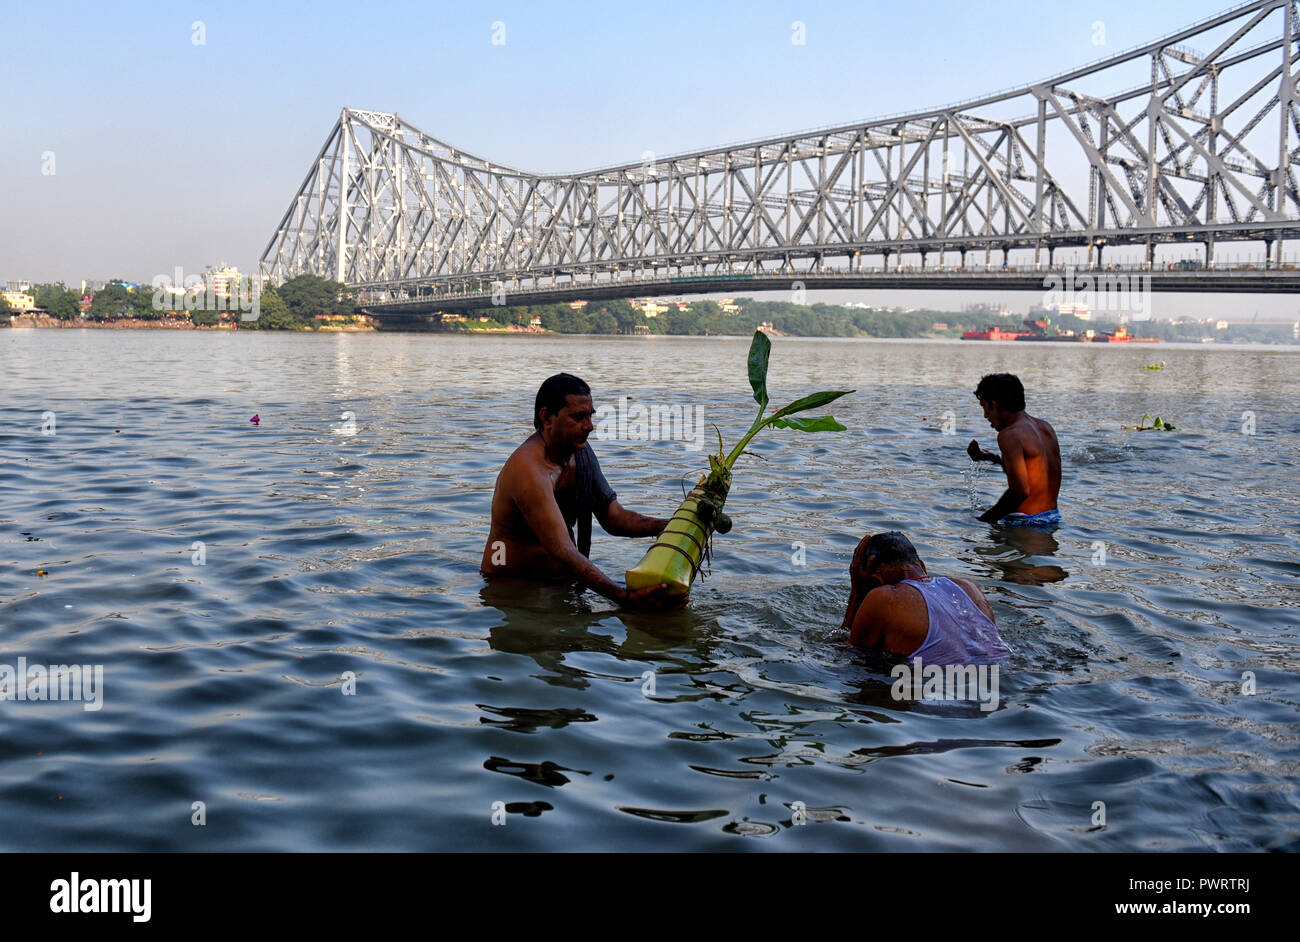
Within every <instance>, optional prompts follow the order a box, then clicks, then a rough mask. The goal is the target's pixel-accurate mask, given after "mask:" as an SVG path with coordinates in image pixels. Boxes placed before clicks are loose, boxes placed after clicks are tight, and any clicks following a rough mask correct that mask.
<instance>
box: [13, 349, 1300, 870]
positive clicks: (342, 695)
mask: <svg viewBox="0 0 1300 942" xmlns="http://www.w3.org/2000/svg"><path fill="white" fill-rule="evenodd" d="M1019 347H1020V345H1006V346H1001V345H974V344H966V345H961V344H944V343H870V342H861V341H851V342H846V341H796V340H778V341H777V342H776V344H775V349H774V354H773V360H772V375H771V382H770V385H771V387H772V390H773V395H774V401H779V400H780V399H781V398H782V397H788V398H794V397H795V396H798V395H802V394H805V393H807V392H810V391H812V390H814V389H818V388H823V387H825V386H837V385H842V386H845V387H848V386H854V387H857V389H858V393H857V394H855V395H854V396H852V397H849V398H846V399H844V400H841V401H840V402H837V403H836V404H835V408H834V410H833V411H834V412H835V414H836V416H837V417H838V418H840V420H841V421H843V422H844V424H845V425H846V426H848V429H849V430H848V431H847V432H844V433H841V434H838V435H834V436H830V435H827V436H824V437H823V436H818V437H816V438H810V437H807V436H803V435H801V433H797V432H794V431H781V432H773V433H771V434H765V435H764V436H762V437H760V438H758V439H756V440H755V442H754V446H753V450H754V451H755V453H756V454H757V455H759V456H761V457H762V458H765V459H767V460H766V461H764V460H757V459H750V458H746V459H744V461H743V463H742V464H741V465H740V466H739V467H738V469H737V472H736V484H735V487H734V489H733V491H732V494H731V496H730V498H729V501H728V510H729V512H731V513H732V515H733V517H734V518H735V521H736V527H735V530H734V531H733V532H732V533H731V534H729V535H727V536H726V537H719V538H717V540H716V544H715V547H714V555H713V567H712V568H713V574H712V576H711V577H710V578H708V579H706V580H705V581H704V582H702V583H700V584H699V585H698V586H697V588H696V590H695V592H694V594H693V598H692V603H691V606H690V608H689V609H687V610H686V611H682V612H676V613H671V614H667V615H645V614H623V613H619V612H617V611H616V610H615V609H614V607H613V606H612V605H610V604H609V603H607V602H605V601H604V600H602V599H600V598H598V597H595V596H593V595H589V594H588V595H579V594H577V593H575V592H573V591H572V590H570V589H561V588H548V587H532V588H519V587H514V588H506V589H501V588H499V587H495V586H485V585H484V584H483V582H482V580H481V578H480V577H479V576H478V575H477V571H476V570H477V566H478V561H479V556H480V553H481V552H482V541H483V539H484V535H485V532H486V519H487V514H488V508H489V504H490V501H491V497H492V487H493V482H494V478H495V474H496V471H497V469H498V468H499V467H500V464H501V462H502V461H504V459H505V457H506V456H507V455H508V454H509V453H510V451H511V450H512V449H513V448H514V447H515V446H516V445H517V444H518V443H519V442H520V441H521V440H522V439H523V438H524V437H525V436H526V435H527V434H528V432H529V431H530V426H531V414H530V412H531V406H532V391H533V390H535V388H536V386H537V384H538V383H539V382H540V380H541V379H542V378H544V377H545V376H547V375H549V374H550V373H553V372H557V371H559V370H561V369H568V370H570V371H573V372H578V373H580V374H582V375H583V376H584V377H585V378H586V379H588V381H589V382H591V383H592V385H593V387H594V389H595V390H596V400H597V404H598V405H599V404H600V403H601V402H602V401H605V402H611V403H615V402H617V401H618V398H619V397H620V396H624V395H626V396H628V397H629V399H630V400H635V401H638V402H643V403H664V404H673V403H679V404H692V405H698V406H699V407H700V408H701V409H702V410H704V413H705V415H706V416H707V420H708V422H710V423H716V424H717V425H718V426H719V427H720V428H721V429H722V432H723V435H724V437H726V438H727V439H729V440H734V438H735V436H736V435H737V433H738V431H739V430H741V429H743V428H744V426H745V425H747V424H748V422H749V421H750V419H751V417H752V414H751V409H752V402H751V401H750V400H749V399H748V387H747V384H746V383H745V381H744V367H743V363H744V354H745V349H746V342H745V341H744V340H743V339H696V338H690V339H666V338H648V339H646V340H645V341H644V342H643V341H642V340H640V339H631V338H621V339H600V338H563V339H561V338H526V339H519V338H457V337H437V336H428V335H374V336H368V335H332V336H294V337H278V336H272V335H248V334H240V335H237V336H224V335H213V334H203V335H187V336H179V335H177V334H173V333H171V332H167V335H164V332H158V333H157V334H144V335H141V336H131V337H121V336H115V335H113V334H112V333H111V332H95V331H20V330H13V331H4V332H0V386H3V387H4V389H5V392H6V395H7V402H8V403H9V408H8V409H7V410H6V411H5V413H4V415H3V416H0V451H2V453H3V455H4V462H5V472H6V473H5V474H4V475H3V476H0V495H2V499H0V560H2V562H3V566H0V665H14V664H16V663H17V659H18V658H19V657H24V658H26V660H27V662H28V663H30V664H47V665H48V664H55V665H57V664H85V665H101V666H102V668H103V687H102V690H101V691H100V693H101V695H102V696H101V699H100V701H99V703H98V706H99V708H98V709H91V710H87V709H83V707H84V706H86V705H89V704H82V703H74V702H39V701H35V702H34V701H17V702H15V701H6V702H3V709H4V711H5V714H6V716H7V718H8V720H9V722H8V723H7V725H6V733H7V735H6V736H5V737H4V738H3V741H0V808H3V809H4V811H5V812H6V820H7V821H8V822H10V827H9V828H7V829H6V831H5V834H4V836H3V837H2V838H0V846H3V847H4V848H5V849H10V850H15V849H29V850H30V849H40V850H70V849H90V850H118V849H125V850H237V849H238V850H325V849H348V850H354V849H355V850H359V849H401V850H420V849H435V848H445V849H500V850H521V849H523V850H530V849H537V850H553V849H601V848H620V849H622V848H627V849H692V850H725V849H780V850H814V849H836V850H895V849H897V850H947V849H971V848H996V849H1007V850H1058V849H1059V850H1146V849H1177V850H1194V849H1211V850H1259V849H1266V848H1288V849H1295V848H1296V847H1297V839H1298V838H1297V836H1298V835H1300V801H1298V799H1297V792H1296V783H1297V772H1298V771H1300V722H1298V721H1297V709H1296V708H1297V706H1298V705H1300V683H1298V682H1297V680H1296V677H1297V673H1298V672H1300V655H1298V653H1297V651H1298V649H1297V643H1296V640H1297V633H1298V630H1300V617H1298V616H1297V610H1298V609H1300V593H1297V591H1296V576H1297V574H1300V563H1297V559H1296V554H1295V551H1294V533H1295V532H1296V531H1297V528H1300V499H1298V498H1297V496H1296V492H1295V488H1294V481H1295V476H1296V462H1297V456H1298V455H1300V447H1297V445H1298V444H1300V442H1298V439H1300V422H1297V421H1296V419H1295V416H1296V415H1297V413H1298V412H1300V410H1298V409H1297V402H1298V399H1300V396H1298V395H1297V384H1298V382H1300V379H1298V378H1297V376H1298V374H1297V370H1296V368H1295V367H1296V364H1297V356H1296V354H1295V353H1294V352H1288V351H1284V350H1276V351H1275V350H1242V349H1231V350H1205V349H1194V350H1193V349H1181V348H1178V347H1174V346H1169V347H1167V348H1166V349H1165V350H1163V351H1162V359H1165V360H1166V361H1167V362H1168V366H1167V368H1166V369H1165V370H1162V371H1160V372H1159V374H1150V373H1143V372H1142V371H1141V369H1140V366H1141V361H1142V352H1141V351H1129V350H1109V349H1104V348H1099V349H1083V348H1078V349H1063V348H1060V349H1052V350H1037V349H1035V350H1031V351H1025V350H1021V349H1019ZM51 362H57V363H59V364H61V368H60V371H59V373H58V375H57V376H56V375H53V374H52V373H51V371H50V370H49V368H48V364H49V363H51ZM1002 369H1009V370H1015V371H1019V372H1020V373H1021V374H1022V375H1023V376H1024V377H1025V379H1026V382H1027V385H1028V387H1029V395H1030V410H1031V411H1032V412H1034V413H1036V414H1041V415H1043V416H1045V417H1047V418H1049V419H1051V420H1052V422H1053V423H1054V424H1055V426H1056V428H1057V430H1058V433H1059V434H1060V438H1061V443H1062V452H1063V459H1064V468H1065V476H1066V480H1065V488H1064V490H1063V492H1062V504H1061V506H1062V513H1063V515H1064V516H1065V519H1066V525H1065V526H1064V527H1062V528H1061V529H1060V530H1058V531H1056V532H1055V533H1052V534H1046V533H1037V532H1035V533H1014V532H1012V533H1005V532H998V531H996V530H993V529H991V528H988V527H985V526H983V525H981V524H978V523H975V522H973V520H972V516H973V515H972V513H971V511H972V509H973V508H976V507H984V506H988V504H989V503H991V501H992V500H993V499H995V498H996V496H997V492H998V490H999V483H1000V482H999V479H998V475H997V474H996V473H995V469H989V468H986V469H984V470H983V471H982V473H979V472H977V473H972V472H971V470H970V465H969V462H968V461H967V460H966V459H965V456H964V449H965V444H966V442H968V441H969V440H970V439H971V438H977V439H978V440H980V442H981V444H983V445H984V446H985V447H990V446H991V445H992V443H993V439H994V436H993V434H992V431H991V429H989V428H988V426H987V424H986V423H985V422H984V420H983V419H982V417H981V416H980V414H979V410H978V408H977V404H976V403H975V401H974V398H973V397H972V396H971V394H970V390H971V389H972V388H973V386H974V383H975V381H976V380H977V379H978V377H979V376H980V375H982V374H983V373H987V372H994V371H997V370H1002ZM74 376H75V377H76V381H75V383H74V382H70V381H68V379H67V377H74ZM1207 377H1209V378H1210V379H1207ZM1246 410H1250V411H1251V412H1253V413H1254V414H1255V416H1256V430H1255V434H1254V435H1250V434H1243V433H1242V432H1241V421H1240V417H1241V415H1242V413H1243V412H1244V411H1246ZM1157 411H1158V413H1159V414H1161V415H1163V416H1165V417H1166V418H1168V419H1170V420H1171V421H1173V422H1174V423H1175V424H1176V425H1178V426H1179V432H1178V433H1164V434H1161V433H1134V432H1125V431H1123V430H1121V428H1120V426H1121V425H1125V424H1135V423H1136V421H1137V420H1138V419H1139V418H1140V417H1141V415H1142V413H1143V412H1150V413H1152V414H1157ZM46 412H52V413H54V415H55V417H56V427H55V429H54V432H55V434H52V435H51V434H44V435H43V434H42V421H43V420H42V415H43V414H44V413H46ZM345 412H349V413H351V414H352V418H351V423H352V424H349V419H348V418H345V417H344V415H343V414H344V413H345ZM948 412H951V413H952V415H953V416H955V426H956V428H955V431H956V434H955V435H947V434H944V432H943V431H942V429H941V428H940V424H939V423H941V422H942V421H943V418H942V417H943V416H944V415H945V413H948ZM255 413H256V414H258V415H259V417H260V419H261V421H260V422H259V423H258V424H256V425H253V424H252V423H250V422H249V421H248V420H249V418H250V417H251V416H252V415H254V414H255ZM707 434H708V436H712V435H713V432H712V430H708V431H707ZM703 444H704V446H705V447H706V448H707V447H710V446H709V445H708V442H707V441H706V442H704V443H703ZM594 447H595V448H596V450H597V451H598V453H599V454H600V456H601V461H602V465H603V466H604V469H605V471H606V473H607V475H608V476H609V478H610V480H611V481H612V483H613V484H614V486H615V488H616V489H617V490H618V492H619V498H620V500H621V501H622V502H623V503H624V504H626V505H628V506H631V507H634V508H637V509H642V510H645V511H647V512H652V513H660V514H664V515H666V514H667V513H668V512H670V511H671V509H672V508H673V507H674V506H675V505H676V503H677V501H678V499H679V498H680V493H681V487H682V483H683V482H684V481H685V482H686V483H687V484H689V481H690V480H693V479H694V477H695V476H697V475H698V474H699V472H700V470H701V468H702V466H703V464H704V458H703V454H704V453H703V452H702V451H700V450H696V449H693V448H688V447H684V445H683V443H681V442H665V441H660V442H618V441H608V442H601V441H596V442H595V443H594ZM883 528H889V529H902V530H904V531H905V532H907V533H908V534H909V535H910V536H912V538H913V539H914V541H915V542H916V544H917V546H918V548H919V549H920V552H921V554H922V556H923V557H924V558H925V560H926V561H927V563H928V564H929V566H930V568H931V570H932V571H935V572H939V573H948V574H959V575H965V576H968V577H971V578H975V579H976V580H978V581H979V582H980V583H981V585H982V586H983V587H984V589H985V592H986V594H987V595H988V597H989V599H990V601H991V603H992V605H993V607H994V610H995V612H996V614H997V617H998V621H999V626H1000V629H1001V631H1002V634H1003V636H1004V637H1005V639H1006V640H1007V642H1008V643H1009V644H1010V645H1011V646H1012V648H1013V651H1014V656H1013V660H1012V662H1011V663H1010V664H1009V665H1008V666H1007V667H1006V668H1005V669H1004V670H1003V671H1002V672H1001V674H1000V678H999V681H1000V682H999V687H998V690H997V693H998V697H997V702H996V708H994V709H981V708H980V707H981V704H979V703H975V702H966V703H951V702H934V701H922V702H910V701H906V700H901V701H900V700H896V699H895V698H894V697H893V696H892V695H891V684H892V678H891V676H890V667H891V665H890V664H889V663H888V662H886V661H883V660H881V659H880V658H878V657H875V656H873V655H870V654H867V653H864V652H858V651H852V650H850V649H848V648H846V647H845V644H844V637H843V634H842V632H840V630H839V628H838V625H839V624H840V621H841V619H842V616H843V607H844V605H845V602H846V596H847V591H846V580H845V570H846V567H847V564H848V559H849V556H850V555H851V553H852V550H853V547H854V545H855V544H856V542H857V540H858V538H859V537H860V536H861V535H862V534H863V533H865V532H868V531H872V530H879V529H883ZM643 549H644V542H643V541H627V540H616V539H614V538H611V537H608V536H605V535H603V534H600V533H599V532H598V533H597V535H596V539H595V549H594V553H593V558H594V559H595V560H596V561H597V563H598V564H599V565H601V566H602V567H603V568H604V569H605V570H606V571H607V572H610V573H618V572H621V571H622V570H623V569H625V568H626V567H628V566H629V565H631V564H632V563H634V562H635V561H636V559H637V558H638V557H639V556H640V553H641V552H642V551H643ZM38 572H39V573H42V574H38ZM985 705H987V704H985ZM196 801H202V802H203V803H204V805H205V808H206V815H207V822H208V823H207V825H206V826H205V827H195V826H193V825H192V824H191V816H192V815H193V813H194V812H193V804H194V802H196ZM1097 802H1104V805H1105V813H1106V820H1105V823H1104V825H1102V824H1098V823H1096V820H1095V818H1096V809H1097V805H1096V803H1097ZM494 817H495V818H496V819H497V820H505V821H507V822H508V824H509V826H508V827H496V826H494V825H493V819H494Z"/></svg>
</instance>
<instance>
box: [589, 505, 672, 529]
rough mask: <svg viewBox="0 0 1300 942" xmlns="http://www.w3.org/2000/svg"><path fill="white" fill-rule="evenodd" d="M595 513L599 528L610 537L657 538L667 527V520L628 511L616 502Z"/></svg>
mask: <svg viewBox="0 0 1300 942" xmlns="http://www.w3.org/2000/svg"><path fill="white" fill-rule="evenodd" d="M595 513H596V519H597V520H599V521H600V526H601V528H602V529H603V530H604V531H605V532H606V533H608V534H609V535H610V536H658V535H659V534H660V533H661V532H663V528H664V527H666V526H668V520H666V519H664V518H662V517H647V516H645V515H644V514H639V513H637V512H636V511H635V510H628V509H627V508H626V507H624V506H623V505H622V504H620V503H619V502H618V501H616V500H612V501H610V502H609V504H608V505H606V507H605V509H604V510H603V511H600V510H597V511H596V512H595Z"/></svg>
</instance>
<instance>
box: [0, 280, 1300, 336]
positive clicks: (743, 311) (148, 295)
mask: <svg viewBox="0 0 1300 942" xmlns="http://www.w3.org/2000/svg"><path fill="white" fill-rule="evenodd" d="M159 290H161V289H155V288H151V287H150V286H148V285H144V284H141V285H138V286H131V285H130V283H128V282H125V281H124V280H122V279H115V280H114V281H111V282H109V283H107V284H106V285H105V286H104V287H103V288H101V289H99V290H98V291H96V292H95V293H94V294H93V296H87V295H82V294H81V293H80V292H77V291H74V290H71V289H68V288H66V287H65V286H64V285H62V284H46V285H36V286H33V287H32V288H29V289H27V294H28V295H29V296H30V297H31V298H32V299H33V300H34V303H35V307H36V308H37V309H38V310H39V311H40V312H41V313H43V314H44V315H46V317H47V318H48V320H47V321H45V322H41V321H39V320H37V319H33V318H31V317H28V318H25V319H24V320H22V321H20V322H19V323H21V324H23V325H24V326H26V325H31V326H46V325H48V326H73V325H76V326H90V327H113V326H130V327H171V328H175V327H186V328H188V327H197V328H209V329H217V328H223V327H224V328H230V327H238V328H239V329H242V330H339V329H344V330H347V329H358V330H373V329H380V330H397V331H421V332H428V331H431V332H446V333H468V334H474V333H511V332H513V333H559V334H652V335H672V336H739V337H744V336H750V335H752V334H753V332H754V331H755V330H756V329H760V328H761V329H764V330H768V331H770V332H772V333H775V334H779V335H785V336H791V337H870V338H881V339H927V338H957V337H960V336H961V335H962V333H964V332H965V331H979V330H987V329H988V328H990V327H995V326H996V327H1000V328H1002V329H1003V330H1014V329H1016V328H1019V327H1020V326H1021V323H1022V320H1023V315H1020V314H1012V313H1010V312H1007V311H1005V310H1001V311H999V310H991V309H973V310H972V309H968V310H965V311H962V312H960V313H958V312H953V311H941V310H931V309H924V310H905V309H898V308H871V307H864V306H860V305H858V306H841V305H834V304H822V303H818V304H795V303H792V302H787V301H763V300H756V299H753V298H737V299H735V300H734V301H727V302H723V303H720V302H718V301H713V300H700V301H692V302H689V303H687V302H671V303H664V304H657V305H655V307H656V308H658V311H657V312H656V313H650V312H648V311H647V310H645V309H644V308H645V307H646V305H638V304H637V303H634V302H632V301H626V300H615V301H591V302H574V303H558V304H543V305H516V306H501V307H489V308H482V309H479V310H473V311H467V312H465V313H463V314H433V315H430V316H428V317H426V318H424V319H422V320H420V321H416V322H403V323H401V324H400V325H399V324H391V323H390V324H387V325H385V324H382V323H380V322H378V321H377V320H375V319H372V318H370V317H368V316H367V315H366V312H365V310H364V308H362V307H360V306H358V305H357V303H356V302H355V301H354V300H353V298H352V297H351V296H350V295H349V294H348V292H347V290H346V289H345V287H344V286H343V285H342V284H339V283H338V282H334V281H329V280H326V279H324V278H319V277H317V276H315V275H301V276H299V277H297V278H294V279H291V280H290V281H286V282H285V283H284V284H281V285H278V286H275V287H268V288H266V289H264V290H263V291H262V292H261V294H260V297H259V298H258V306H259V310H258V312H257V316H256V317H255V318H251V319H241V312H240V311H238V310H227V311H215V310H205V309H197V310H185V309H184V307H183V306H178V305H176V304H175V301H176V299H175V298H174V297H171V296H168V297H166V298H165V299H160V298H158V297H157V292H158V291H159ZM11 314H13V312H12V311H11V309H10V305H9V304H8V303H7V302H6V301H5V300H4V298H3V297H0V326H4V325H7V324H11V323H12V322H11ZM1053 321H1054V324H1055V326H1056V327H1057V328H1058V329H1061V330H1073V331H1079V332H1081V331H1083V330H1086V329H1088V328H1103V327H1106V326H1110V325H1113V324H1114V323H1115V322H1114V321H1111V320H1109V319H1107V318H1106V316H1105V315H1104V314H1098V315H1094V317H1093V318H1092V319H1090V320H1087V321H1085V320H1084V319H1082V318H1079V317H1076V316H1074V315H1072V314H1069V313H1060V314H1057V315H1054V317H1053ZM1224 323H1225V322H1223V321H1218V322H1216V321H1214V320H1212V319H1194V318H1180V319H1177V320H1145V321H1137V322H1133V323H1130V324H1129V325H1128V330H1129V332H1130V333H1131V334H1132V335H1133V336H1135V337H1155V338H1159V339H1160V340H1163V341H1166V342H1191V343H1197V342H1203V341H1206V340H1215V341H1220V342H1255V343H1292V342H1295V340H1296V338H1295V337H1294V336H1293V334H1294V330H1293V329H1292V327H1291V325H1279V324H1251V323H1234V324H1229V325H1227V326H1222V325H1223V324H1224Z"/></svg>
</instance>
